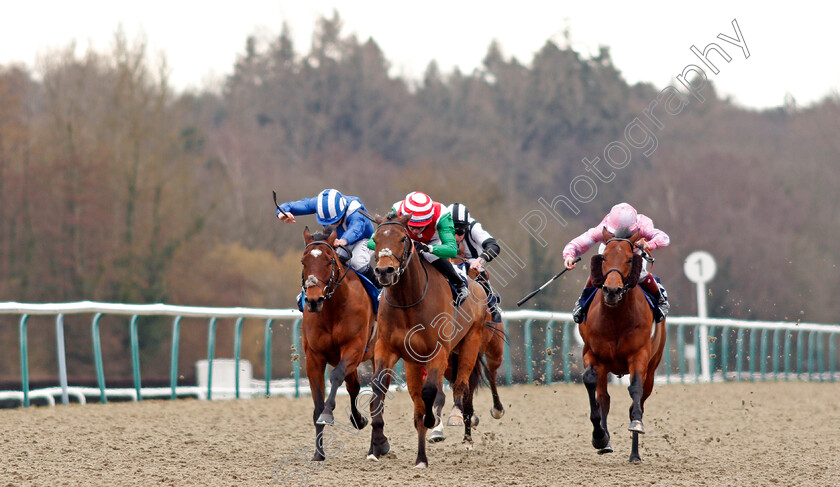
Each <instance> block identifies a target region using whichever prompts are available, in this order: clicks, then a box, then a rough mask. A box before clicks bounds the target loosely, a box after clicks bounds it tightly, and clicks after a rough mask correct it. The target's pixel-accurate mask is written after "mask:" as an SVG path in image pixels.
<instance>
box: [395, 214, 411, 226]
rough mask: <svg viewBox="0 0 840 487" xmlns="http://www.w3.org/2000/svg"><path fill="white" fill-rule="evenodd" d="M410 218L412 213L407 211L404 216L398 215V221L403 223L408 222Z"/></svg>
mask: <svg viewBox="0 0 840 487" xmlns="http://www.w3.org/2000/svg"><path fill="white" fill-rule="evenodd" d="M409 220H411V213H406V214H405V215H403V216H400V217H397V221H398V222H400V223H402V224H403V225H405V224H407V223H408V221H409Z"/></svg>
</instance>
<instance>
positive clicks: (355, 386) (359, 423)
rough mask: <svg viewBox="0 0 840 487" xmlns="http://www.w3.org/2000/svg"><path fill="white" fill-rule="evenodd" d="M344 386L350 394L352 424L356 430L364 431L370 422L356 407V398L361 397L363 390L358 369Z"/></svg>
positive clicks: (347, 379)
mask: <svg viewBox="0 0 840 487" xmlns="http://www.w3.org/2000/svg"><path fill="white" fill-rule="evenodd" d="M344 384H345V385H346V387H347V392H348V393H349V394H350V422H351V423H353V427H354V428H356V429H357V430H362V429H364V427H365V426H367V424H368V420H367V418H366V417H364V416H363V415H362V414H361V413H360V412H359V409H358V407H357V406H356V398H357V397H359V390H360V389H361V384H360V383H359V369H358V368H357V369H356V370H354V371H353V372H352V373H351V374H350V375H348V376H347V377H346V378H345V382H344Z"/></svg>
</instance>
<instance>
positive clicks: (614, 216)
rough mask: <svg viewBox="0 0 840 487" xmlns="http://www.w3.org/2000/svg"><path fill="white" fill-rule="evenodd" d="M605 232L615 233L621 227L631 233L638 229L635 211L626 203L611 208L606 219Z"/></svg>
mask: <svg viewBox="0 0 840 487" xmlns="http://www.w3.org/2000/svg"><path fill="white" fill-rule="evenodd" d="M605 223H606V226H607V231H608V232H610V233H615V231H616V230H618V229H619V228H621V227H627V228H628V229H629V230H630V231H631V232H635V231H636V230H638V229H639V223H638V215H637V214H636V209H635V208H633V207H632V206H630V205H629V204H627V203H619V204H617V205H615V206H613V207H612V209H611V210H610V213H609V214H608V215H607V218H606V221H605Z"/></svg>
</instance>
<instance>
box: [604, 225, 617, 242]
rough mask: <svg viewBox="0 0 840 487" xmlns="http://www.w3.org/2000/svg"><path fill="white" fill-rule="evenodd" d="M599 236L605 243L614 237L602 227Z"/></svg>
mask: <svg viewBox="0 0 840 487" xmlns="http://www.w3.org/2000/svg"><path fill="white" fill-rule="evenodd" d="M601 235H603V236H604V242H606V241H607V240H609V239H611V238H613V237H614V236H615V235H613V234H611V233H610V232H608V231H607V227H602V228H601Z"/></svg>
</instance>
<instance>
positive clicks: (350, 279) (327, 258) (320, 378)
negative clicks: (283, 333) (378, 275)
mask: <svg viewBox="0 0 840 487" xmlns="http://www.w3.org/2000/svg"><path fill="white" fill-rule="evenodd" d="M335 239H336V232H335V231H334V230H333V229H332V228H331V227H327V229H326V231H325V232H324V233H319V234H315V235H312V234H310V233H309V227H307V228H305V229H304V231H303V240H304V243H305V247H304V250H303V256H302V257H301V264H303V271H302V274H301V280H302V282H303V288H304V290H305V293H306V296H305V306H304V310H303V320H302V324H301V335H302V338H303V351H304V354H305V356H306V375H307V377H308V378H309V389H310V391H311V392H312V402H313V403H314V405H315V411H314V413H313V421H314V422H315V455H314V457H313V458H312V460H313V461H323V460H324V458H325V457H324V445H323V430H324V426H325V425H333V424H335V418H334V416H333V410H334V409H335V395H336V392H337V391H338V388H339V387H340V386H341V384H342V382H344V383H346V386H347V392H348V393H350V408H351V410H350V421H351V423H352V426H353V427H354V428H356V429H357V430H361V429H362V428H364V427H365V426H366V425H367V423H368V420H367V418H365V417H364V416H363V415H362V414H360V413H359V410H358V409H357V407H356V397H357V396H358V395H359V388H360V384H359V372H358V366H359V364H360V363H361V362H364V361H366V360H372V359H373V347H372V346H371V343H372V341H374V340H375V328H374V319H375V316H374V313H373V305H372V304H371V300H370V298H369V297H368V295H367V292H366V291H365V288H364V285H363V284H362V282H361V280H359V276H358V275H356V273H355V272H348V271H349V267H348V266H346V265H345V264H342V263H341V260H340V259H339V258H338V256H337V255H336V253H335V250H334V248H333V243H334V242H335ZM327 364H330V365H331V366H333V367H335V368H334V369H333V371H332V372H331V373H330V384H331V388H330V394H329V397H328V398H327V400H326V402H324V393H325V388H324V385H325V384H324V372H325V370H326V366H327Z"/></svg>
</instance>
